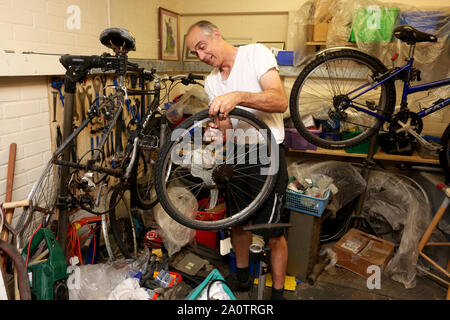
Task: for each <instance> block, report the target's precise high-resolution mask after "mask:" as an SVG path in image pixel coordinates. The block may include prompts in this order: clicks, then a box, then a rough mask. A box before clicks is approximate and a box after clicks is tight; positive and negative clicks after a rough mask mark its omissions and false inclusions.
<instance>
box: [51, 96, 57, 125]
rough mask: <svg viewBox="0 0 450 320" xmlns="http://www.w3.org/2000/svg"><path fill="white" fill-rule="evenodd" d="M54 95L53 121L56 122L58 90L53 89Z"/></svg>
mask: <svg viewBox="0 0 450 320" xmlns="http://www.w3.org/2000/svg"><path fill="white" fill-rule="evenodd" d="M52 95H53V121H52V122H56V99H57V97H58V91H52Z"/></svg>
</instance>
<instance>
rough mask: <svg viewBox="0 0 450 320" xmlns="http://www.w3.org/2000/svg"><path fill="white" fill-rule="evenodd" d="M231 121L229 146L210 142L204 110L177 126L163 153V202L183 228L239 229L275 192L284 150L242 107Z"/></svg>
mask: <svg viewBox="0 0 450 320" xmlns="http://www.w3.org/2000/svg"><path fill="white" fill-rule="evenodd" d="M229 118H230V119H231V121H232V123H233V126H234V128H235V130H234V131H233V130H231V131H229V132H227V137H226V144H224V145H222V144H212V143H209V142H205V133H206V132H207V131H206V130H205V128H206V126H207V124H208V123H209V122H210V121H211V119H210V118H209V116H208V110H204V111H201V112H199V113H197V114H196V115H194V116H192V117H190V118H189V119H187V120H185V121H184V122H183V123H182V124H181V125H180V126H179V127H177V129H176V130H174V132H173V134H172V136H171V141H169V142H167V143H166V144H165V145H164V147H163V148H162V150H161V151H160V153H159V155H158V160H157V163H156V172H155V174H156V176H155V185H156V192H157V195H158V198H159V201H160V203H161V205H162V207H163V209H164V210H165V211H166V212H167V213H168V214H169V215H170V216H171V217H172V218H173V219H174V220H176V221H177V222H179V223H180V224H182V225H184V226H187V227H190V228H193V229H200V230H215V229H221V228H225V227H231V226H235V225H238V224H240V223H242V222H243V221H245V220H247V219H248V218H250V217H251V216H252V215H253V214H254V213H255V212H256V211H257V210H258V209H259V208H260V206H261V205H262V204H263V203H264V201H265V200H266V199H267V197H268V195H269V193H270V192H271V191H272V189H273V186H274V183H275V178H276V175H275V174H276V172H277V169H278V168H277V165H278V151H279V150H278V145H277V144H276V142H275V140H274V138H273V136H272V134H271V132H270V130H269V128H268V127H267V126H266V125H265V124H264V123H263V122H262V121H260V120H259V119H257V118H256V117H254V116H253V115H252V114H251V113H249V112H247V111H245V110H242V109H235V110H233V111H232V112H231V113H230V115H229ZM243 128H244V129H245V130H244V129H243ZM255 137H257V138H255ZM264 155H265V156H266V157H265V158H264Z"/></svg>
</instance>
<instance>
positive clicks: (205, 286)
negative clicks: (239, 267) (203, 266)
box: [185, 269, 236, 300]
mask: <svg viewBox="0 0 450 320" xmlns="http://www.w3.org/2000/svg"><path fill="white" fill-rule="evenodd" d="M217 279H220V280H225V279H224V278H223V277H222V275H221V274H220V272H219V270H217V269H213V271H211V272H210V273H209V275H208V276H207V277H206V279H205V280H203V282H202V283H200V284H199V285H198V286H197V287H196V288H195V289H194V290H192V291H191V292H190V293H189V294H188V295H187V297H186V298H185V300H195V299H196V298H197V297H198V296H199V295H200V293H201V292H202V290H203V289H205V290H208V284H209V282H211V281H213V280H217ZM222 284H223V283H222ZM223 289H224V290H225V292H226V293H227V294H228V296H229V297H230V299H231V300H236V297H235V296H234V294H233V292H231V290H230V288H228V286H227V285H225V284H223Z"/></svg>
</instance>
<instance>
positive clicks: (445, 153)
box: [439, 124, 450, 176]
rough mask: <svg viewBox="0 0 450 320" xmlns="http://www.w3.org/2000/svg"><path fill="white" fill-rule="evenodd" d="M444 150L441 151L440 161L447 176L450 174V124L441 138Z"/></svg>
mask: <svg viewBox="0 0 450 320" xmlns="http://www.w3.org/2000/svg"><path fill="white" fill-rule="evenodd" d="M441 143H442V150H441V151H440V152H439V162H440V164H441V167H442V170H444V173H445V175H446V176H449V175H450V124H449V125H448V126H447V128H446V129H445V131H444V133H443V134H442V138H441Z"/></svg>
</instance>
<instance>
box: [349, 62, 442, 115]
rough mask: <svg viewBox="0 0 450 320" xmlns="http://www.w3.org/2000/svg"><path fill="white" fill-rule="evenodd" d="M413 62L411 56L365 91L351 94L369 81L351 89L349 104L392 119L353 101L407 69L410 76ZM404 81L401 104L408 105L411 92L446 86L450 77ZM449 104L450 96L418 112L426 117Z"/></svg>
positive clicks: (367, 84) (365, 111)
mask: <svg viewBox="0 0 450 320" xmlns="http://www.w3.org/2000/svg"><path fill="white" fill-rule="evenodd" d="M413 62H414V58H409V59H408V62H407V64H405V65H403V66H401V67H399V68H397V69H396V70H395V71H394V72H393V73H392V74H390V75H389V76H388V77H386V78H384V79H382V80H380V81H378V82H377V83H376V84H374V85H372V86H370V87H369V88H367V89H364V91H362V92H360V93H358V94H357V95H356V96H353V97H350V95H351V94H353V93H355V92H358V91H360V90H362V89H363V88H365V87H367V86H369V83H366V84H364V85H362V86H360V87H359V88H356V89H355V90H353V91H351V92H350V93H349V100H350V104H349V105H350V106H351V107H353V108H355V109H357V110H358V111H361V112H364V113H367V114H369V115H371V116H374V117H377V118H379V119H382V120H383V121H390V120H391V117H386V116H384V115H381V114H378V113H375V112H372V111H370V110H367V109H364V108H361V107H358V106H356V105H354V104H352V103H351V102H352V101H353V100H355V99H356V98H358V97H360V96H362V95H363V94H365V93H366V92H368V91H370V90H372V89H374V88H376V87H377V86H379V85H381V84H382V83H384V82H386V81H389V80H391V79H395V77H396V76H397V75H398V74H400V73H401V72H404V71H405V70H407V73H408V77H409V75H410V73H411V70H412V65H413ZM402 81H403V83H404V85H403V93H402V100H401V106H406V105H407V99H408V98H407V97H408V95H410V94H413V93H416V92H421V91H426V90H429V89H432V88H437V87H441V86H445V85H448V84H450V78H446V79H442V80H437V81H432V82H427V83H424V84H420V85H416V86H410V85H409V81H408V80H402ZM449 104H450V97H447V98H445V99H443V100H438V101H437V102H436V103H434V104H432V105H431V106H429V107H427V108H425V109H423V110H421V111H420V112H418V113H417V115H418V116H419V117H420V118H423V117H425V116H427V115H429V114H431V113H433V112H436V111H438V110H440V109H442V108H444V107H446V106H448V105H449Z"/></svg>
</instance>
